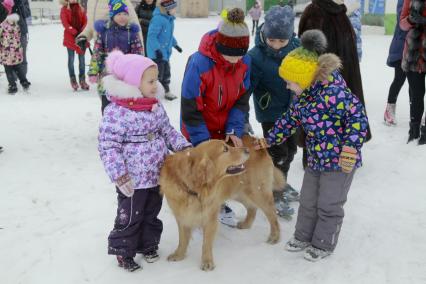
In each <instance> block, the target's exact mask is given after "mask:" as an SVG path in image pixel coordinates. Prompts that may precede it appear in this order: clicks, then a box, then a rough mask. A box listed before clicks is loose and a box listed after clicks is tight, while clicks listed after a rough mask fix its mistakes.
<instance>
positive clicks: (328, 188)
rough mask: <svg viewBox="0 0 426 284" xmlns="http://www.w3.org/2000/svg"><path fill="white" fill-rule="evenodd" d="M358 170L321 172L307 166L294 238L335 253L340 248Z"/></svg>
mask: <svg viewBox="0 0 426 284" xmlns="http://www.w3.org/2000/svg"><path fill="white" fill-rule="evenodd" d="M354 173H355V170H354V171H352V172H351V173H350V174H346V173H343V172H319V171H314V170H312V169H310V168H309V167H307V168H306V169H305V176H304V177H303V184H302V189H301V191H300V206H299V213H298V215H297V222H296V231H295V233H294V236H295V238H296V239H298V240H299V241H303V242H310V243H311V244H312V245H313V246H314V247H317V248H320V249H323V250H328V251H333V250H334V249H335V247H336V245H337V240H338V238H339V233H340V229H341V227H342V223H343V217H344V216H345V212H344V210H343V205H344V204H345V202H346V199H347V196H348V192H349V188H350V186H351V183H352V179H353V177H354Z"/></svg>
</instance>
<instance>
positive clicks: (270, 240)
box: [266, 235, 280, 245]
mask: <svg viewBox="0 0 426 284" xmlns="http://www.w3.org/2000/svg"><path fill="white" fill-rule="evenodd" d="M279 240H280V236H279V235H276V236H269V238H268V240H267V241H266V242H267V243H268V244H270V245H275V244H276V243H278V242H279Z"/></svg>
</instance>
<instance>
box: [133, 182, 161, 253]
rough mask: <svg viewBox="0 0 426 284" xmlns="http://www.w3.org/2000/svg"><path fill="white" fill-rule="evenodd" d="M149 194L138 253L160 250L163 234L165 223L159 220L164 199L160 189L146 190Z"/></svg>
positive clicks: (144, 210) (144, 211)
mask: <svg viewBox="0 0 426 284" xmlns="http://www.w3.org/2000/svg"><path fill="white" fill-rule="evenodd" d="M146 191H147V192H148V194H147V199H146V202H145V207H144V209H143V214H142V215H143V222H142V230H141V232H140V234H139V243H138V251H140V252H142V253H147V252H150V251H152V250H158V244H159V243H160V238H161V233H162V232H163V222H161V220H160V219H158V214H159V213H160V210H161V206H162V204H163V197H162V196H161V195H160V188H159V187H158V186H157V187H154V188H150V189H146Z"/></svg>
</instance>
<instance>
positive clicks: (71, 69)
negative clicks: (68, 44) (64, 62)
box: [67, 48, 75, 78]
mask: <svg viewBox="0 0 426 284" xmlns="http://www.w3.org/2000/svg"><path fill="white" fill-rule="evenodd" d="M67 52H68V74H69V76H70V78H75V72H74V50H72V49H70V48H67Z"/></svg>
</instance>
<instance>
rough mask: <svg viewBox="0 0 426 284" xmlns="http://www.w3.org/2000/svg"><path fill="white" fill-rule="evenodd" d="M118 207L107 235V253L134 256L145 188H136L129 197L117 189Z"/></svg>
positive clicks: (144, 198) (141, 219)
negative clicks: (112, 226) (111, 228)
mask: <svg viewBox="0 0 426 284" xmlns="http://www.w3.org/2000/svg"><path fill="white" fill-rule="evenodd" d="M117 193H118V196H117V200H118V208H117V217H116V218H115V223H114V229H113V230H112V231H111V233H110V234H109V236H108V254H113V255H121V256H124V257H134V256H135V255H136V249H137V245H138V239H139V234H140V230H141V225H142V222H143V218H144V216H143V214H141V213H142V212H143V208H144V205H145V202H146V199H147V196H148V194H147V191H146V190H143V189H142V190H141V189H140V190H136V191H135V194H134V195H133V196H132V197H131V198H129V197H126V196H124V195H123V194H122V193H121V192H120V191H119V190H117Z"/></svg>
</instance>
